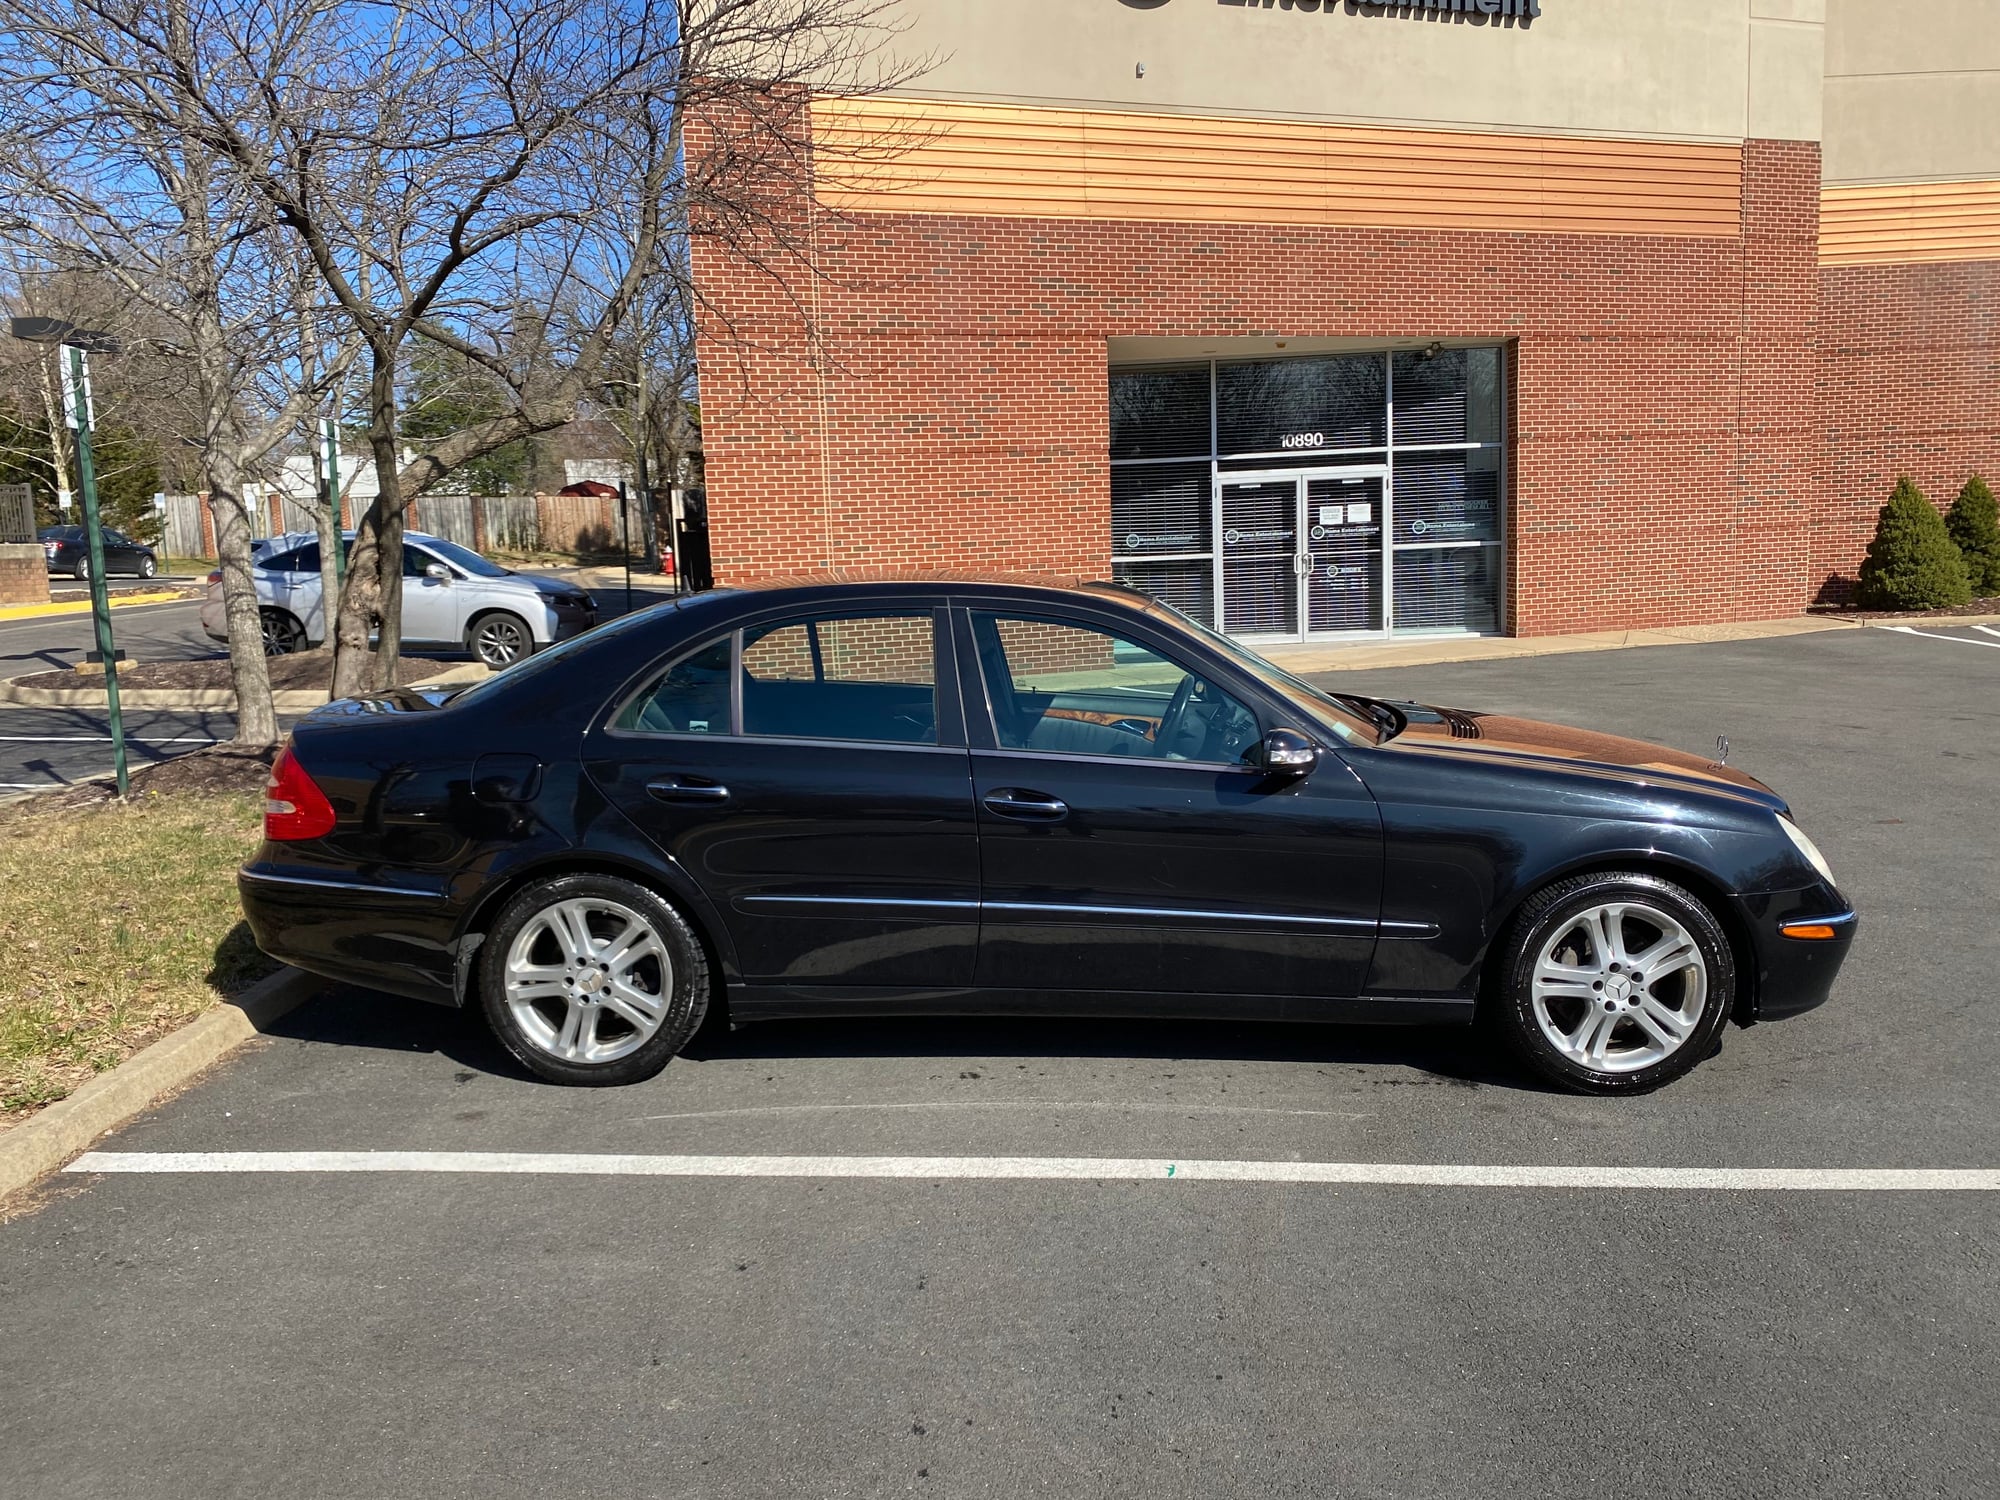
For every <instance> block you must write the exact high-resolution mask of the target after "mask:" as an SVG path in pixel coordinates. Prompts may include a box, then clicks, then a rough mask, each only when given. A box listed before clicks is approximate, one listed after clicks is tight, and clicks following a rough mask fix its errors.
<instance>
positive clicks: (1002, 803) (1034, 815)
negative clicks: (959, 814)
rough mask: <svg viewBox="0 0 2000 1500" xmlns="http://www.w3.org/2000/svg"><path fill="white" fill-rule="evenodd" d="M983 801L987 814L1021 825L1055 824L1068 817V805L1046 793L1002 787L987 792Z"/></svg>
mask: <svg viewBox="0 0 2000 1500" xmlns="http://www.w3.org/2000/svg"><path fill="white" fill-rule="evenodd" d="M984 800H985V803H986V810H987V811H988V812H991V813H996V814H998V815H999V816H1000V817H1003V818H1013V819H1015V820H1016V821H1017V822H1022V823H1055V822H1060V821H1061V820H1062V819H1064V818H1066V817H1068V816H1069V804H1068V803H1067V802H1063V801H1060V800H1058V799H1057V798H1054V797H1051V796H1050V795H1049V794H1048V793H1047V792H1028V791H1023V790H1021V789H1020V788H1019V787H1011V786H1010V787H1002V788H1001V789H1000V790H999V791H997V792H988V793H987V794H986V797H985V799H984Z"/></svg>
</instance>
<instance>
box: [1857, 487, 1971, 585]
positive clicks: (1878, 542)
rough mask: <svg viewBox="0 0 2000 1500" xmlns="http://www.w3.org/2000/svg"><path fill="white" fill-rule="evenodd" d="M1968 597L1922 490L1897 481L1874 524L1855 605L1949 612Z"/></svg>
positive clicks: (1959, 561)
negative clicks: (1946, 610) (1873, 537)
mask: <svg viewBox="0 0 2000 1500" xmlns="http://www.w3.org/2000/svg"><path fill="white" fill-rule="evenodd" d="M1971 598H1972V582H1971V580H1970V579H1969V578H1968V577H1967V576H1966V572H1965V559H1964V558H1963V557H1962V556H1960V555H1959V551H1958V544H1957V543H1956V542H1954V541H1952V539H1951V533H1950V532H1948V531H1946V530H1945V529H1944V517H1943V516H1941V515H1939V514H1938V513H1937V508H1936V507H1935V506H1933V505H1932V504H1931V503H1930V501H1929V500H1927V499H1925V498H1924V492H1923V491H1922V490H1920V489H1918V488H1917V487H1916V485H1914V484H1913V483H1911V482H1910V481H1909V480H1908V479H1907V478H1905V479H1899V480H1898V481H1897V482H1896V493H1895V494H1893V495H1891V496H1890V497H1889V503H1888V504H1887V505H1885V506H1883V507H1882V514H1881V517H1880V519H1878V520H1877V521H1876V523H1875V540H1874V541H1872V542H1870V543H1869V544H1868V558H1867V560H1866V561H1865V562H1863V563H1862V564H1861V586H1860V588H1859V589H1858V590H1856V592H1855V600H1856V602H1857V603H1859V604H1860V606H1861V607H1862V608H1863V609H1949V608H1950V607H1951V606H1953V605H1955V604H1965V603H1968V602H1969V601H1970V600H1971Z"/></svg>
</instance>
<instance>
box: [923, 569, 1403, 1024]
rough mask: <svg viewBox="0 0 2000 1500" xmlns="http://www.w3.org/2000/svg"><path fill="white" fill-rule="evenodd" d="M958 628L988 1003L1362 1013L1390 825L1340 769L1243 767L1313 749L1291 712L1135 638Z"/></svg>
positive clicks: (1038, 618)
mask: <svg viewBox="0 0 2000 1500" xmlns="http://www.w3.org/2000/svg"><path fill="white" fill-rule="evenodd" d="M956 628H957V630H958V632H959V639H960V641H961V644H962V648H963V649H962V650H961V653H960V654H961V656H962V658H964V659H965V660H966V661H967V663H968V665H967V666H966V669H965V672H964V678H965V681H966V683H967V697H966V707H965V712H966V718H967V729H968V734H969V737H970V740H971V743H972V746H973V749H972V779H973V790H974V795H975V797H976V799H977V802H978V814H977V815H978V819H979V839H980V864H981V875H982V879H981V885H982V891H983V896H982V905H981V917H982V929H981V936H980V945H979V961H978V965H977V970H976V977H977V981H978V983H979V984H980V985H981V986H982V987H990V988H993V989H998V990H1019V991H1043V992H1062V993H1066V994H1069V995H1076V994H1078V993H1079V992H1086V991H1087V992H1090V993H1091V994H1092V996H1093V998H1092V999H1090V1000H1089V1001H1081V1000H1079V1001H1076V1002H1075V1003H1076V1004H1078V1005H1079V1006H1080V1007H1081V1008H1086V1009H1092V1010H1100V1011H1101V1010H1104V1009H1106V1008H1109V1009H1114V1010H1116V1009H1121V1008H1129V1009H1132V1010H1136V1011H1146V1010H1154V1009H1159V1008H1161V1001H1160V997H1163V996H1173V995H1184V996H1209V997H1216V996H1225V995H1227V996H1239V997H1243V998H1242V999H1241V1000H1240V1001H1239V1002H1237V1003H1233V1004H1231V1005H1229V1006H1227V1007H1225V1010H1226V1012H1227V1013H1230V1014H1271V1015H1286V1014H1294V1013H1297V1014H1309V1013H1310V1011H1311V1006H1310V1004H1309V1003H1308V1002H1309V1001H1310V1000H1311V999H1312V998H1315V997H1317V998H1336V997H1349V996H1355V995H1358V994H1360V992H1361V990H1362V987H1363V985H1364V984H1365V982H1366V978H1367V974H1368V968H1369V962H1370V959H1371V958H1372V956H1373V953H1374V949H1375V943H1376V938H1377V929H1378V925H1379V920H1380V916H1381V892H1382V832H1381V820H1380V817H1379V815H1378V814H1377V811H1376V807H1375V803H1374V800H1373V798H1371V797H1370V796H1369V794H1368V792H1367V789H1366V788H1365V787H1363V786H1362V784H1361V783H1360V781H1359V780H1358V779H1357V778H1356V777H1355V776H1354V774H1353V773H1352V771H1350V770H1349V769H1348V768H1347V766H1346V765H1345V764H1344V763H1343V762H1342V761H1341V760H1340V759H1339V758H1338V757H1336V756H1334V755H1332V754H1331V753H1323V754H1322V756H1321V759H1320V762H1319V764H1318V766H1317V767H1316V768H1315V769H1314V770H1313V771H1312V772H1311V773H1310V774H1309V775H1307V776H1305V777H1303V778H1293V779H1283V778H1279V777H1273V776H1271V775H1268V774H1266V773H1264V772H1262V771H1260V770H1257V769H1253V768H1252V767H1251V765H1249V764H1248V763H1247V762H1246V759H1245V756H1246V752H1248V751H1250V750H1251V749H1252V748H1253V747H1255V746H1257V745H1259V744H1260V743H1261V740H1262V736H1263V734H1264V733H1265V732H1266V731H1268V730H1269V729H1273V728H1295V727H1296V728H1301V729H1304V728H1306V727H1307V726H1304V725H1300V724H1297V723H1296V722H1295V721H1296V717H1297V716H1296V713H1295V712H1293V713H1286V712H1284V711H1283V710H1282V709H1278V708H1274V707H1272V706H1270V705H1268V704H1266V705H1265V706H1264V707H1262V708H1261V709H1260V708H1259V707H1258V706H1257V703H1258V701H1259V700H1258V699H1257V697H1256V695H1255V689H1254V688H1252V687H1250V686H1249V685H1247V684H1244V683H1241V682H1238V681H1236V680H1234V677H1233V674H1231V673H1230V672H1229V671H1228V669H1227V668H1226V667H1224V668H1222V669H1221V670H1218V664H1217V663H1214V662H1210V661H1204V660H1202V659H1201V658H1200V656H1199V655H1191V654H1190V653H1191V652H1198V650H1199V648H1196V647H1193V646H1192V643H1189V642H1187V641H1186V640H1185V638H1182V637H1178V636H1171V637H1170V636H1169V635H1167V634H1166V633H1165V632H1151V631H1149V630H1147V629H1145V628H1142V627H1138V626H1135V625H1134V624H1132V623H1131V622H1130V621H1129V620H1127V619H1126V618H1125V617H1123V616H1119V617H1109V616H1095V617H1093V616H1091V615H1089V614H1084V613H1067V612H1060V611H1051V610H1049V609H1047V608H1045V607H1041V606H1032V607H1031V606H1026V605H1024V606H1023V607H1021V608H1019V609H1008V608H998V607H986V606H983V605H978V604H974V605H971V606H969V607H967V608H965V609H963V610H961V611H960V612H959V614H958V617H957V625H956ZM974 663H976V667H975V666H974ZM1115 996H1123V997H1124V998H1123V999H1122V1000H1120V999H1114V998H1112V997H1115ZM1167 1008H1173V1007H1167ZM1187 1008H1188V1009H1189V1010H1191V1011H1197V1010H1203V1009H1208V1008H1210V1007H1207V1006H1204V1005H1201V1004H1199V1003H1196V1002H1193V1001H1190V1002H1189V1003H1188V1005H1187Z"/></svg>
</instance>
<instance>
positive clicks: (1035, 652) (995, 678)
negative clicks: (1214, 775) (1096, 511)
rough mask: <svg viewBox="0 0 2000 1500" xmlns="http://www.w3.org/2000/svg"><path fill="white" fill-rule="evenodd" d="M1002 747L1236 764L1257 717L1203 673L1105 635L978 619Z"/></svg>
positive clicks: (976, 632) (976, 630) (1080, 628)
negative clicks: (1189, 669)
mask: <svg viewBox="0 0 2000 1500" xmlns="http://www.w3.org/2000/svg"><path fill="white" fill-rule="evenodd" d="M972 629H973V639H974V640H975V641H976V642H977V644H978V647H979V665H980V670H981V672H982V673H983V674H984V676H985V679H986V691H987V699H988V701H989V702H990V703H991V704H992V706H993V732H994V735H995V737H996V739H997V740H998V742H999V744H1000V746H1001V747H1002V748H1003V749H1008V750H1039V751H1043V752H1045V753H1047V754H1051V755H1122V756H1130V757H1134V758H1138V759H1144V760H1185V761H1211V762H1222V763H1228V764H1233V763H1235V762H1237V761H1240V760H1241V759H1242V758H1243V756H1244V753H1245V752H1246V751H1248V750H1249V749H1250V747H1251V746H1252V745H1254V744H1255V743H1256V742H1257V739H1258V736H1259V734H1260V730H1259V727H1258V723H1257V716H1256V714H1254V713H1252V712H1251V711H1250V709H1248V708H1247V707H1245V706H1244V705H1243V704H1242V703H1240V702H1238V701H1237V700H1236V699H1235V698H1234V697H1232V696H1230V695H1229V694H1228V693H1226V692H1224V691H1223V690H1222V689H1221V688H1220V687H1218V686H1216V685H1215V684H1214V683H1212V682H1210V681H1208V680H1207V679H1206V678H1205V677H1203V676H1201V675H1200V674H1198V673H1194V672H1190V671H1188V670H1187V669H1186V668H1184V667H1182V666H1180V665H1179V664H1177V663H1175V662H1172V661H1169V660H1168V659H1167V658H1166V657H1164V656H1161V655H1159V654H1158V653H1157V652H1155V651H1152V650H1150V649H1148V648H1147V647H1145V646H1141V645H1139V644H1137V643H1136V642H1133V641H1129V640H1125V639H1123V638H1121V637H1119V636H1116V635H1113V634H1111V633H1109V632H1108V631H1103V630H1097V629H1094V628H1092V627H1089V626H1085V625H1072V624H1066V623H1058V622H1056V621H1053V620H1034V619H1025V618H1015V617H1010V616H1007V615H998V614H986V613H975V614H974V615H973V617H972Z"/></svg>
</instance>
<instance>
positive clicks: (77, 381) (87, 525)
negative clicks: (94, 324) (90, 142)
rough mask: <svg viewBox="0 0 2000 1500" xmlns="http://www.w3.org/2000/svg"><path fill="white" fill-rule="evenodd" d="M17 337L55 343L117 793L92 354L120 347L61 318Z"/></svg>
mask: <svg viewBox="0 0 2000 1500" xmlns="http://www.w3.org/2000/svg"><path fill="white" fill-rule="evenodd" d="M12 332H13V335H14V337H15V338H17V339H19V340H21V341H22V342H23V343H27V344H54V345H56V346H57V351H58V352H57V355H56V358H57V362H58V364H59V366H60V367H61V370H62V385H63V420H64V421H65V423H67V425H68V426H69V427H70V428H72V429H73V430H74V431H75V433H76V467H77V477H78V478H79V479H80V480H81V482H82V491H83V532H84V537H85V539H86V541H87V543H88V546H89V549H90V553H89V555H90V614H91V619H92V621H93V622H94V623H95V625H96V627H97V649H96V650H95V651H93V652H91V653H90V660H92V661H101V662H103V663H104V706H105V710H106V714H105V716H106V718H107V719H108V720H109V721H110V725H111V762H112V766H113V768H114V770H115V771H116V773H117V778H118V795H119V796H121V797H123V796H124V795H125V792H126V789H127V787H128V786H129V784H130V777H129V776H128V774H127V767H126V760H125V716H124V714H123V712H121V710H120V708H119V705H118V652H117V649H116V647H114V646H113V645H112V642H111V599H110V596H109V595H108V594H106V593H105V591H104V528H103V526H102V525H101V524H100V523H99V522H98V519H97V465H96V461H95V458H94V456H93V455H92V453H91V450H90V424H91V419H92V416H93V415H94V413H93V410H92V402H91V399H90V356H91V355H92V354H116V353H117V352H118V351H119V349H120V348H121V347H122V346H121V345H120V343H119V341H118V340H117V339H116V338H115V337H113V336H112V335H111V334H108V333H99V332H95V331H93V330H91V329H87V328H78V327H77V326H76V325H75V324H74V323H65V322H64V321H62V319H60V318H15V319H14V320H13V324H12Z"/></svg>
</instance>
